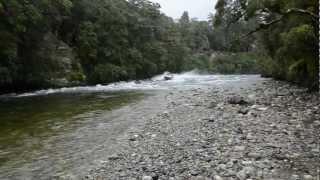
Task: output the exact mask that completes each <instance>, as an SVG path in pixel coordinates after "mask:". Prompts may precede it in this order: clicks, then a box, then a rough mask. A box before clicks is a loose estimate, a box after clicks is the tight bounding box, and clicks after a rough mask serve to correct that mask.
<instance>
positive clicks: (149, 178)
mask: <svg viewBox="0 0 320 180" xmlns="http://www.w3.org/2000/svg"><path fill="white" fill-rule="evenodd" d="M142 180H153V179H152V177H151V176H143V177H142Z"/></svg>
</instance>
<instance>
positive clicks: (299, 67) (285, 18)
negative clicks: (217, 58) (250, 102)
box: [213, 0, 319, 88]
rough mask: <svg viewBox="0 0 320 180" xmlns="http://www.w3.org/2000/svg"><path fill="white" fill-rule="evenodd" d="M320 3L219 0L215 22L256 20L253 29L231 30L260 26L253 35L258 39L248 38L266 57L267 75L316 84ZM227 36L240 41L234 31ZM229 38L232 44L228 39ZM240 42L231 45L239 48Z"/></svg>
mask: <svg viewBox="0 0 320 180" xmlns="http://www.w3.org/2000/svg"><path fill="white" fill-rule="evenodd" d="M318 4H319V2H318V1H317V0H309V1H305V0H272V1H269V0H235V1H225V0H219V2H218V4H217V6H216V10H217V13H216V15H215V16H214V18H215V19H214V20H213V22H214V21H216V22H217V23H216V24H217V25H218V26H217V28H218V29H219V28H221V29H223V28H224V27H228V26H224V22H226V23H227V24H228V22H232V24H239V23H240V24H241V23H242V24H245V23H249V22H252V26H251V27H249V29H246V28H244V31H240V33H239V31H237V30H236V29H232V30H231V33H233V34H240V35H241V34H246V33H248V32H250V31H254V30H255V29H257V28H258V27H260V28H259V31H257V33H256V34H254V36H251V38H252V37H254V38H253V40H254V41H250V39H248V42H250V44H252V45H254V46H255V47H259V49H253V50H255V51H258V52H259V53H260V54H263V57H265V58H262V59H264V60H260V64H261V65H262V66H261V67H262V68H263V71H262V72H263V73H264V74H263V75H265V76H272V77H275V78H278V79H283V80H289V81H292V82H296V83H299V84H301V85H305V86H308V87H310V88H314V87H317V86H318V83H319V76H318V72H319V60H318V50H319V44H318V36H319V35H318V32H319V22H318V18H315V16H317V15H318V14H319V9H318ZM292 10H297V11H292ZM243 19H245V20H246V22H244V21H243ZM272 22H276V23H272ZM269 24H271V25H269ZM240 27H241V26H240ZM226 30H228V29H226ZM226 32H228V31H226ZM227 37H231V40H232V41H231V42H236V41H234V39H237V38H235V37H234V36H232V34H231V36H227ZM238 39H239V38H238ZM240 40H241V39H240ZM214 41H217V40H214ZM225 42H227V43H226V44H228V40H225ZM222 44H224V43H222ZM236 44H237V43H236ZM238 45H240V46H242V45H243V43H242V42H239V43H238ZM240 46H238V47H237V46H234V45H233V46H229V47H232V48H231V51H235V50H237V49H239V47H240ZM234 48H235V49H234ZM227 49H229V50H230V48H227Z"/></svg>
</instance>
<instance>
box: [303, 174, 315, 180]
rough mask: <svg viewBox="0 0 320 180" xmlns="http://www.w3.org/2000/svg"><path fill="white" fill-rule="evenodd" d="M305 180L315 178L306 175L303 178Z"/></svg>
mask: <svg viewBox="0 0 320 180" xmlns="http://www.w3.org/2000/svg"><path fill="white" fill-rule="evenodd" d="M303 180H313V177H312V176H311V175H308V174H306V175H304V176H303Z"/></svg>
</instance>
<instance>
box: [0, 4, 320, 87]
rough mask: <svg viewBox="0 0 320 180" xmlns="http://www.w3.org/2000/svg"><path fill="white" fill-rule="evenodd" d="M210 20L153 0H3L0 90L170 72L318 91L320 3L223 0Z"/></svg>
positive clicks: (86, 82)
mask: <svg viewBox="0 0 320 180" xmlns="http://www.w3.org/2000/svg"><path fill="white" fill-rule="evenodd" d="M212 9H213V10H215V13H214V14H210V15H209V16H208V21H200V20H197V19H194V18H190V17H189V15H188V12H184V13H183V14H182V16H181V18H180V19H179V20H175V19H172V18H170V17H168V16H166V15H165V14H163V13H162V12H161V11H160V5H159V4H157V3H152V2H149V1H147V0H128V1H126V0H37V1H31V0H10V1H8V0H0V59H1V60H0V93H8V92H19V91H28V90H35V89H41V88H50V87H63V86H76V85H95V84H108V83H111V82H115V81H129V80H136V79H146V78H150V77H152V76H154V75H156V74H161V73H163V72H165V71H169V72H182V71H188V70H192V69H200V70H202V71H204V72H207V73H222V74H262V75H263V76H266V77H274V78H276V79H280V80H286V81H290V82H294V83H297V84H300V85H302V86H306V87H309V88H310V89H313V90H317V89H318V87H319V86H318V85H319V84H318V83H319V76H318V72H319V59H318V55H319V54H318V50H319V45H318V32H319V16H318V14H319V12H318V1H317V0H308V1H305V0H267V1H266V0H218V3H217V4H216V5H214V4H213V5H212Z"/></svg>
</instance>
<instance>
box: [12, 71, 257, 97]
mask: <svg viewBox="0 0 320 180" xmlns="http://www.w3.org/2000/svg"><path fill="white" fill-rule="evenodd" d="M166 76H171V77H172V79H171V80H167V81H166V80H165V77H166ZM248 77H249V76H245V75H242V76H240V75H228V76H226V75H210V74H201V73H200V72H199V71H198V70H193V71H190V72H185V73H181V74H172V73H169V72H165V73H163V74H161V75H157V76H155V77H153V78H151V79H148V80H143V81H130V82H117V83H112V84H109V85H100V84H98V85H96V86H80V87H65V88H60V89H46V90H39V91H35V92H28V93H23V94H17V95H10V97H16V98H19V97H30V96H46V95H50V94H62V93H95V92H112V91H135V90H166V89H170V88H177V87H190V86H191V87H199V86H202V85H219V84H221V83H230V82H234V81H241V80H247V79H248ZM251 77H252V76H251ZM7 97H8V96H7Z"/></svg>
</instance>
